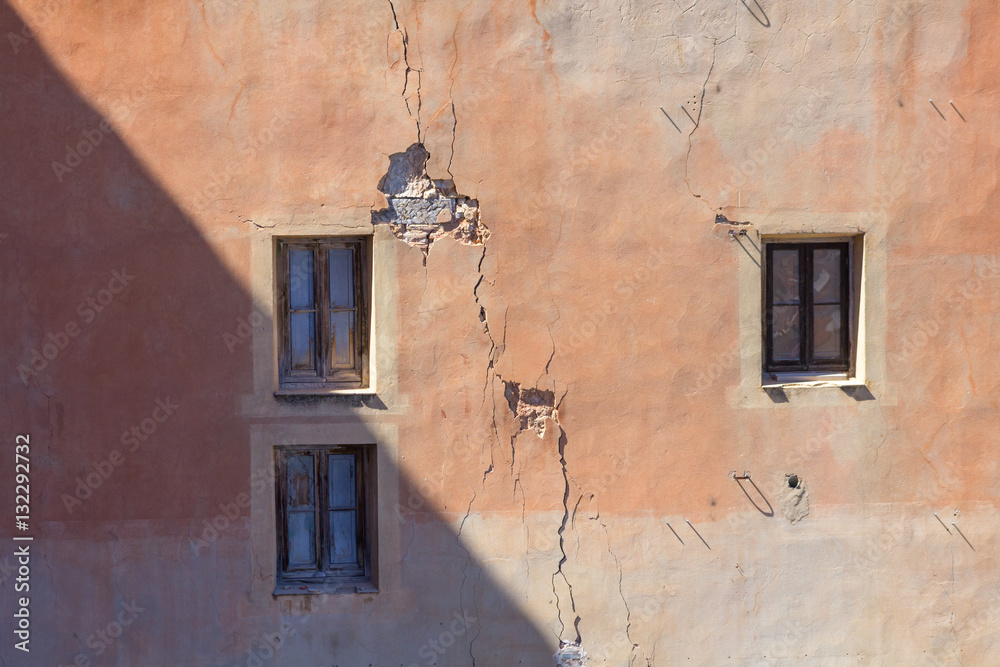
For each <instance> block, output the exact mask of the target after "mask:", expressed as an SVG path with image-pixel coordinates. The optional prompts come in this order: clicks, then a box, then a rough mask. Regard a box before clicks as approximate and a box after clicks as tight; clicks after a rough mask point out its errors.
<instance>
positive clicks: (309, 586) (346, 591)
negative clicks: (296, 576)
mask: <svg viewBox="0 0 1000 667" xmlns="http://www.w3.org/2000/svg"><path fill="white" fill-rule="evenodd" d="M372 593H378V588H377V587H376V586H375V584H373V583H372V582H371V581H367V580H366V581H350V580H346V581H322V582H311V583H305V582H287V583H279V584H278V585H276V586H275V587H274V595H275V596H279V595H357V594H372Z"/></svg>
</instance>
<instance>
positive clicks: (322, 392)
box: [274, 387, 375, 396]
mask: <svg viewBox="0 0 1000 667" xmlns="http://www.w3.org/2000/svg"><path fill="white" fill-rule="evenodd" d="M274 395H275V396H358V395H369V396H374V395H375V389H374V388H373V387H363V388H361V387H359V388H354V389H350V388H341V389H335V388H331V387H316V388H309V389H278V390H277V391H275V392H274Z"/></svg>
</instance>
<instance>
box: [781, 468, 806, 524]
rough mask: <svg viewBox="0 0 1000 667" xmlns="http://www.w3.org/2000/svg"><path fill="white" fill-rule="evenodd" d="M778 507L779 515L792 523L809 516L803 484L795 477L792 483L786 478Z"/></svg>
mask: <svg viewBox="0 0 1000 667" xmlns="http://www.w3.org/2000/svg"><path fill="white" fill-rule="evenodd" d="M778 507H780V508H781V514H782V515H783V516H784V517H785V518H786V519H788V520H789V521H791V522H792V523H795V522H796V521H801V520H802V519H804V518H805V517H806V515H807V514H809V495H808V494H807V493H806V487H805V483H804V482H803V481H802V480H801V479H799V478H798V477H797V476H796V477H795V479H793V480H792V482H789V481H788V479H787V478H786V481H785V484H784V486H783V487H782V488H781V500H779V501H778Z"/></svg>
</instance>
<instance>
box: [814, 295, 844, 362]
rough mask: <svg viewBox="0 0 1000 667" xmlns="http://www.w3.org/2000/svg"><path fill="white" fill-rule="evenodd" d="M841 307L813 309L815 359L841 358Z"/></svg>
mask: <svg viewBox="0 0 1000 667" xmlns="http://www.w3.org/2000/svg"><path fill="white" fill-rule="evenodd" d="M840 344H841V333H840V306H815V307H813V357H815V358H816V359H838V358H840Z"/></svg>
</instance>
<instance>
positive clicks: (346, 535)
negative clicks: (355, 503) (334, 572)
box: [330, 510, 358, 565]
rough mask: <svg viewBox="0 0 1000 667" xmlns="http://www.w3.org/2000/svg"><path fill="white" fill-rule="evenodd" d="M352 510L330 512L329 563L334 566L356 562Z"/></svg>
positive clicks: (356, 547)
mask: <svg viewBox="0 0 1000 667" xmlns="http://www.w3.org/2000/svg"><path fill="white" fill-rule="evenodd" d="M355 514H356V512H355V511H354V510H341V511H337V512H330V562H331V563H334V564H336V565H343V564H347V563H356V562H358V545H357V539H358V538H357V532H356V529H355V523H356V521H355Z"/></svg>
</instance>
